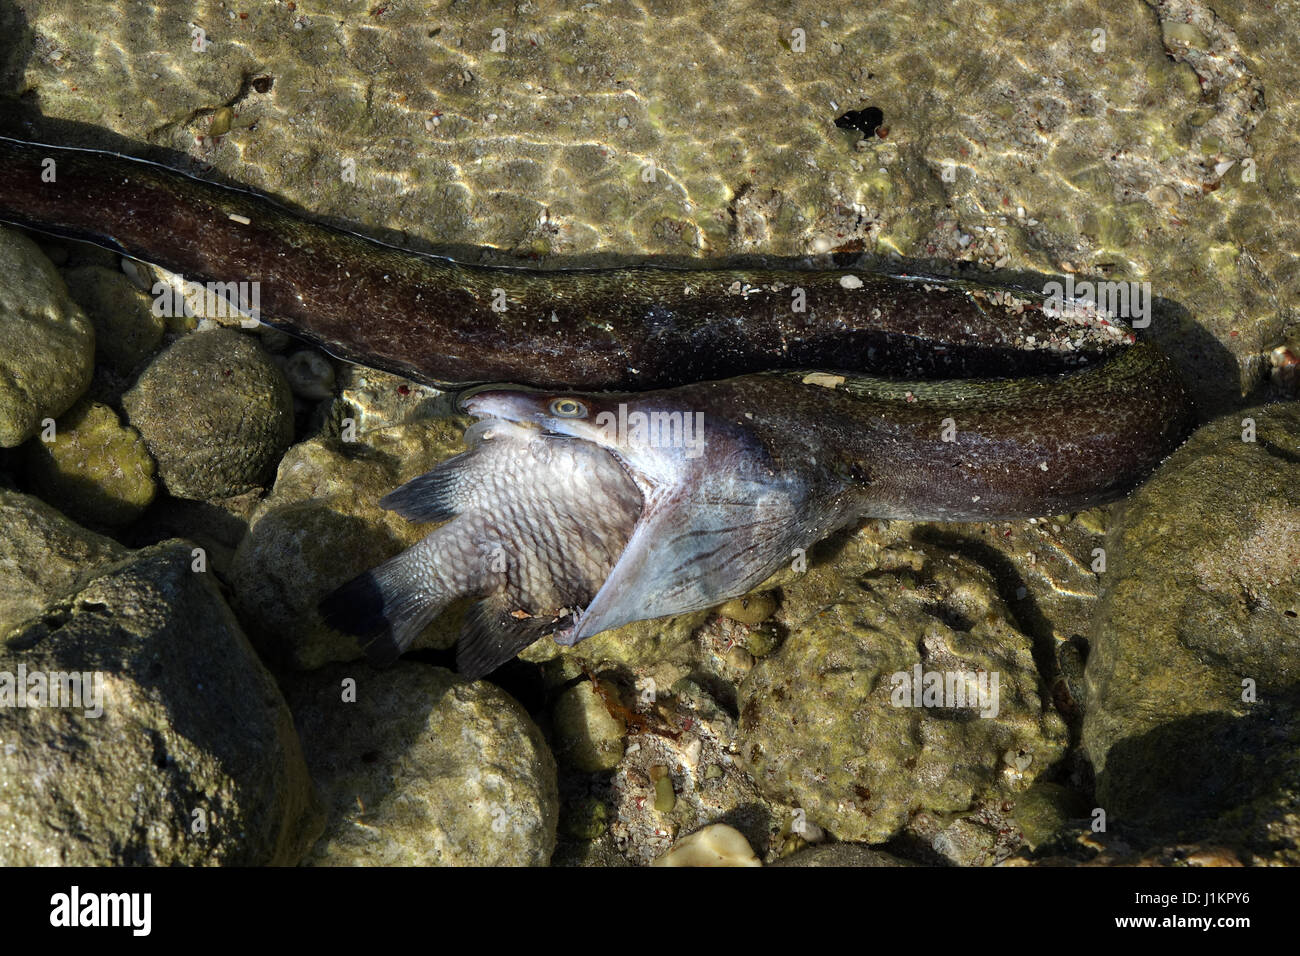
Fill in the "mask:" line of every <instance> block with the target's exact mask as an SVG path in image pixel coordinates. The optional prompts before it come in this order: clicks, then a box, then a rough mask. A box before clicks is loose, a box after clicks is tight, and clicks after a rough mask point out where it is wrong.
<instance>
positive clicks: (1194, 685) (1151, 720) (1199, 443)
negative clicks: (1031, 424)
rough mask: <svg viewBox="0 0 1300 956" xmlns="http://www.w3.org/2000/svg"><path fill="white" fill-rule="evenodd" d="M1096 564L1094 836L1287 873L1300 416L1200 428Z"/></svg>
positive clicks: (1297, 703) (1299, 546)
mask: <svg viewBox="0 0 1300 956" xmlns="http://www.w3.org/2000/svg"><path fill="white" fill-rule="evenodd" d="M1251 438H1253V440H1247V439H1251ZM1108 552H1109V562H1108V567H1109V570H1108V572H1107V573H1106V574H1105V575H1104V576H1103V586H1104V591H1103V595H1102V602H1101V606H1100V608H1099V611H1098V614H1097V618H1096V620H1095V622H1094V626H1093V631H1092V653H1091V655H1090V657H1089V659H1088V663H1087V669H1086V672H1085V684H1086V694H1087V701H1086V713H1085V717H1084V723H1083V745H1084V747H1085V749H1086V750H1087V753H1088V756H1089V757H1090V758H1091V759H1092V762H1093V765H1094V767H1095V768H1096V771H1097V795H1098V801H1099V805H1100V806H1101V807H1102V808H1103V809H1105V810H1106V812H1107V819H1108V823H1109V824H1111V825H1115V826H1123V825H1128V826H1135V827H1139V828H1146V829H1148V830H1150V831H1151V832H1153V833H1154V834H1156V835H1165V836H1170V835H1179V834H1183V835H1185V836H1187V837H1189V838H1193V839H1197V838H1201V837H1204V836H1205V835H1206V833H1207V831H1208V832H1211V833H1213V834H1214V835H1215V836H1216V838H1218V839H1220V840H1222V841H1224V842H1226V843H1228V844H1230V845H1233V846H1236V847H1238V848H1239V849H1240V850H1241V851H1242V852H1244V853H1247V854H1254V856H1255V858H1256V860H1257V861H1258V862H1288V863H1293V864H1294V863H1297V862H1300V820H1298V819H1297V817H1296V814H1295V806H1296V801H1297V799H1298V798H1300V791H1297V784H1296V781H1297V776H1296V768H1297V767H1298V766H1300V619H1298V618H1297V615H1300V405H1297V404H1295V403H1289V404H1285V405H1273V406H1267V407H1261V408H1252V409H1246V410H1244V411H1242V412H1240V413H1238V414H1234V415H1231V416H1228V417H1226V418H1223V419H1220V420H1218V421H1216V422H1214V423H1212V424H1211V425H1208V426H1206V427H1205V428H1203V429H1202V430H1201V431H1200V432H1198V433H1197V434H1196V435H1195V436H1194V437H1193V438H1192V440H1191V441H1190V442H1188V444H1187V445H1186V446H1185V447H1183V448H1182V449H1181V450H1180V451H1178V452H1177V453H1176V454H1174V455H1173V457H1171V458H1170V459H1169V461H1168V462H1167V463H1166V464H1165V466H1164V467H1163V468H1162V469H1161V470H1160V471H1159V472H1158V473H1157V474H1156V476H1155V477H1154V478H1153V479H1152V480H1151V482H1150V483H1149V484H1147V485H1146V486H1145V487H1143V488H1142V489H1140V490H1139V491H1138V492H1136V493H1135V494H1134V496H1133V498H1132V499H1131V500H1130V502H1129V503H1128V505H1127V506H1126V507H1125V508H1124V511H1123V514H1122V515H1121V517H1120V518H1119V519H1118V521H1117V524H1116V527H1114V528H1113V529H1112V532H1111V536H1110V538H1109V540H1108Z"/></svg>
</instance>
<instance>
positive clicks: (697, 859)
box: [650, 823, 763, 866]
mask: <svg viewBox="0 0 1300 956" xmlns="http://www.w3.org/2000/svg"><path fill="white" fill-rule="evenodd" d="M650 865H651V866H762V865H763V864H762V863H760V862H759V860H758V857H757V856H755V855H754V850H753V848H752V847H750V845H749V841H748V840H746V839H745V837H744V834H742V833H741V832H740V831H739V830H737V829H735V828H734V827H729V826H727V825H726V824H725V823H714V824H711V825H710V826H707V827H705V828H704V829H702V830H696V831H695V832H694V833H692V834H691V835H690V836H686V837H682V838H681V839H680V840H678V841H677V842H676V843H674V844H673V845H672V847H671V848H670V849H669V850H668V852H667V853H665V854H664V855H663V856H661V857H659V859H657V860H655V861H654V862H653V863H652V864H650Z"/></svg>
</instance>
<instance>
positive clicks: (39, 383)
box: [0, 228, 95, 448]
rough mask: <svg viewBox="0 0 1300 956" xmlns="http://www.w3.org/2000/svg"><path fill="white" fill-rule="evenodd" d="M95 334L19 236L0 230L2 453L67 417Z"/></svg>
mask: <svg viewBox="0 0 1300 956" xmlns="http://www.w3.org/2000/svg"><path fill="white" fill-rule="evenodd" d="M94 355H95V330H94V326H93V325H91V323H90V320H88V319H87V318H86V316H85V315H84V314H83V313H82V311H81V309H80V308H78V307H77V304H76V303H75V302H73V301H72V298H71V297H70V296H69V295H68V290H67V288H66V287H65V286H64V284H63V280H62V279H61V278H60V277H59V274H58V272H57V271H56V270H55V268H54V266H53V265H52V264H51V263H50V261H49V259H47V258H46V257H45V256H44V255H43V254H42V253H41V251H40V249H39V248H38V247H37V246H36V244H35V243H34V242H32V241H31V240H30V239H28V238H26V237H25V236H22V235H20V234H19V233H17V232H14V231H12V230H10V229H4V228H0V448H14V447H16V446H18V445H21V444H22V443H23V442H24V441H26V440H27V439H28V438H30V437H31V436H32V435H34V434H36V432H37V431H38V430H39V429H40V428H41V424H42V422H43V421H44V420H45V419H47V418H56V417H57V416H59V415H62V414H63V413H64V412H65V411H67V410H68V408H69V406H71V405H72V403H73V402H75V401H76V400H77V398H78V397H79V396H80V395H81V393H82V392H84V391H85V390H86V388H87V386H88V385H89V384H90V376H91V369H92V365H93V362H94Z"/></svg>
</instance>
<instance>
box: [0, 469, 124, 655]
mask: <svg viewBox="0 0 1300 956" xmlns="http://www.w3.org/2000/svg"><path fill="white" fill-rule="evenodd" d="M0 528H3V529H4V532H3V533H2V534H0V634H4V633H5V632H6V631H8V630H9V629H10V628H11V627H13V626H14V625H16V624H20V623H22V622H23V621H26V620H27V619H28V618H31V617H33V616H35V615H36V614H39V613H40V611H41V610H42V609H43V608H44V607H45V605H46V604H48V603H49V602H50V601H51V600H52V599H54V598H55V597H60V596H62V595H64V594H66V593H67V592H68V591H69V590H71V589H72V588H73V586H74V585H75V584H76V582H77V579H78V578H79V577H80V576H81V575H83V574H85V573H86V572H89V571H90V570H91V569H93V568H94V567H95V566H97V565H100V564H105V563H108V562H111V561H116V560H117V559H119V558H121V557H122V556H123V555H124V554H125V553H126V549H125V548H123V547H122V546H121V545H120V544H118V543H117V542H116V541H114V540H113V539H111V538H105V537H103V536H102V535H98V534H95V532H93V531H88V530H87V529H85V528H83V527H81V526H80V525H78V524H76V523H75V522H73V521H71V520H70V519H69V518H68V517H67V516H66V515H64V514H63V513H62V512H60V511H58V510H56V509H54V508H52V507H51V506H50V505H48V504H46V503H45V502H43V501H41V500H40V499H39V498H33V497H32V496H31V495H24V494H21V493H20V492H17V491H9V490H7V489H4V488H0Z"/></svg>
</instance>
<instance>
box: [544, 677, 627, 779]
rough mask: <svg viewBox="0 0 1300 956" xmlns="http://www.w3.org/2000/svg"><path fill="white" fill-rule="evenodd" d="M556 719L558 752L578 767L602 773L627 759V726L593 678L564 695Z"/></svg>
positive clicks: (570, 689) (558, 705)
mask: <svg viewBox="0 0 1300 956" xmlns="http://www.w3.org/2000/svg"><path fill="white" fill-rule="evenodd" d="M606 693H613V691H612V690H607V691H606ZM552 720H553V722H554V735H555V753H556V756H557V757H558V758H559V759H560V760H561V761H563V762H565V763H568V764H570V765H572V766H573V767H575V768H576V769H578V770H582V771H585V772H588V773H600V772H602V771H606V770H613V769H614V768H615V767H617V766H618V763H619V761H620V760H622V759H623V738H624V736H626V734H627V727H626V726H625V725H624V723H623V722H622V721H621V720H618V719H617V718H615V717H614V716H613V715H611V714H610V712H609V708H608V707H606V705H605V701H604V700H603V699H602V697H601V695H600V694H599V693H597V692H596V689H595V688H594V687H593V686H592V685H591V682H590V681H583V682H582V683H580V684H577V685H575V686H574V687H571V688H569V689H568V690H566V691H565V692H564V693H563V694H561V695H560V699H559V700H558V701H556V702H555V710H554V714H553V716H552Z"/></svg>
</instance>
